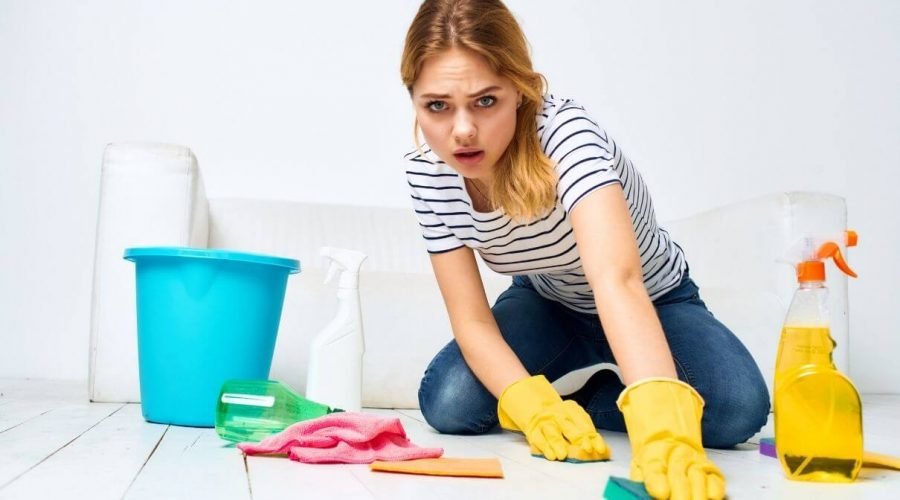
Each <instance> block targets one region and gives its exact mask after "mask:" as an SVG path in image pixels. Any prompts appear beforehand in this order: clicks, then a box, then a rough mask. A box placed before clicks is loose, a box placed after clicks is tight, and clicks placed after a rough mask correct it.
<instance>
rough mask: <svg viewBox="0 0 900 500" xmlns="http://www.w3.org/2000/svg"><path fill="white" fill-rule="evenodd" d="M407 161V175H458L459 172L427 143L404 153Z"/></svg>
mask: <svg viewBox="0 0 900 500" xmlns="http://www.w3.org/2000/svg"><path fill="white" fill-rule="evenodd" d="M403 160H404V162H405V163H406V176H407V177H410V176H416V177H431V178H435V179H437V178H442V177H456V176H457V175H458V174H457V173H456V171H455V170H453V169H452V168H450V166H449V165H447V164H446V163H445V162H444V161H443V160H441V159H440V158H438V156H437V155H436V154H434V151H432V150H431V148H429V147H428V146H427V145H426V146H423V147H422V148H417V149H414V150H412V151H410V152H409V153H406V154H405V155H403Z"/></svg>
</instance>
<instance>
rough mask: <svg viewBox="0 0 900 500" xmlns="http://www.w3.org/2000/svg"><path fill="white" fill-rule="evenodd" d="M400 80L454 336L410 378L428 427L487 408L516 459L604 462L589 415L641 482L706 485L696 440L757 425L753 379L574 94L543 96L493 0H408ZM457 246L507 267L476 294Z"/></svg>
mask: <svg viewBox="0 0 900 500" xmlns="http://www.w3.org/2000/svg"><path fill="white" fill-rule="evenodd" d="M401 74H402V75H401V76H402V79H403V83H404V84H405V85H406V87H407V88H408V89H409V92H410V96H411V98H412V102H413V106H414V108H415V115H416V129H417V130H418V129H421V133H422V135H423V136H424V139H425V144H424V145H423V144H419V138H418V132H417V133H416V143H417V148H416V151H413V152H412V153H410V154H409V155H407V157H406V158H407V177H408V181H409V185H410V188H411V192H412V199H413V204H414V208H415V211H416V214H417V216H418V219H419V223H420V225H421V227H422V232H423V235H424V238H425V240H426V243H427V248H428V251H429V253H430V254H431V261H432V265H433V268H434V272H435V276H436V278H437V281H438V284H439V286H440V289H441V293H442V295H443V298H444V301H445V304H446V307H447V311H448V314H449V317H450V323H451V325H452V329H453V335H454V340H453V341H451V342H450V343H449V344H448V345H447V346H446V347H445V348H444V349H443V350H441V351H440V352H439V353H438V354H437V355H436V356H435V358H434V360H433V361H432V362H431V364H430V365H429V367H428V369H427V370H426V372H425V375H424V377H423V379H422V382H421V387H420V390H419V402H420V405H421V409H422V413H423V415H424V416H425V418H426V420H427V421H428V423H429V424H430V425H431V426H432V427H434V428H435V429H437V430H438V431H440V432H445V433H459V434H466V433H468V434H474V433H482V432H486V431H488V430H490V429H491V428H493V427H494V426H495V425H496V424H497V423H498V422H499V424H500V426H501V427H503V428H505V429H510V430H516V431H521V432H522V433H523V434H524V435H525V438H526V440H527V441H528V443H529V444H530V446H531V451H532V453H533V454H536V455H542V456H544V457H545V458H547V459H550V460H570V461H590V460H603V459H608V458H609V456H610V453H609V450H608V448H607V447H606V445H605V443H604V442H603V440H602V438H601V437H600V435H599V434H598V433H597V430H596V429H597V428H600V429H609V430H615V431H625V430H626V429H627V431H628V436H629V439H630V442H631V445H632V452H633V460H632V478H633V479H635V480H640V481H644V482H645V485H646V487H647V488H648V491H649V492H650V493H651V494H652V495H653V496H656V497H663V498H665V497H669V496H670V495H671V496H673V497H676V498H678V497H684V498H686V497H687V496H688V495H691V496H694V497H698V496H699V497H710V498H721V497H723V496H724V492H725V482H724V479H723V477H722V475H721V472H720V471H719V469H718V468H717V467H716V466H715V465H714V464H712V462H710V461H709V460H708V458H707V457H706V455H705V452H704V450H703V445H704V444H705V445H706V446H712V447H730V446H732V445H734V444H736V443H740V442H743V441H745V440H746V439H747V438H748V437H750V436H751V435H753V434H754V433H755V432H757V431H758V430H759V429H760V428H761V427H762V425H764V424H765V422H766V418H767V415H768V410H769V398H768V394H767V391H766V386H765V382H764V381H763V378H762V375H761V374H760V372H759V368H758V367H757V366H756V364H755V362H754V361H753V359H752V358H751V356H750V354H749V353H748V352H747V350H746V348H745V347H744V346H743V345H742V344H741V343H740V341H739V340H738V339H737V338H736V337H735V336H734V334H733V333H732V332H731V331H729V330H728V328H727V327H725V326H724V325H722V324H721V323H719V322H718V321H717V320H716V319H715V318H714V317H713V316H712V314H711V313H710V312H709V311H708V310H707V309H706V306H705V305H704V303H703V301H702V300H701V299H700V297H699V295H698V289H697V286H696V285H695V284H694V283H693V281H691V279H690V277H689V275H688V265H687V262H686V260H685V257H684V254H683V252H682V251H681V249H680V248H679V247H678V245H676V244H675V242H674V241H672V239H671V238H670V237H669V235H668V234H667V233H666V232H665V231H664V230H663V229H662V228H661V227H659V225H658V224H657V222H656V217H655V214H654V211H653V206H652V203H651V200H650V197H649V194H648V192H647V188H646V186H645V184H644V182H643V181H642V180H641V177H640V175H639V174H638V172H637V171H636V170H635V169H634V167H633V166H632V164H631V162H630V161H628V159H626V157H625V156H624V154H623V152H622V150H621V149H620V148H618V147H617V146H616V144H615V143H614V142H613V141H612V139H611V138H610V137H609V136H608V135H607V134H606V132H605V131H604V130H602V129H601V128H600V127H599V126H598V125H597V123H596V122H595V121H594V119H593V118H592V117H591V116H590V115H589V114H587V113H586V112H585V110H584V109H583V108H582V107H581V106H580V105H578V104H577V103H576V102H574V101H572V100H569V99H561V98H558V97H554V96H552V95H549V94H545V81H544V79H543V77H542V76H541V75H540V74H538V73H536V72H534V70H533V69H532V66H531V60H530V56H529V54H528V49H527V42H526V40H525V37H524V35H523V33H522V31H521V29H520V27H519V26H518V24H517V23H516V21H515V19H514V18H513V16H512V15H511V13H510V12H509V11H508V10H507V9H506V7H505V6H504V5H503V4H502V3H501V2H500V1H499V0H434V1H432V0H426V1H425V2H424V3H423V4H422V5H421V7H420V9H419V11H418V14H417V15H416V17H415V19H414V20H413V22H412V25H411V26H410V28H409V32H408V34H407V38H406V43H405V47H404V52H403V56H402V64H401ZM473 250H477V251H478V252H479V254H480V255H481V257H482V259H483V260H484V261H485V263H486V264H487V265H488V266H490V267H491V268H492V269H493V270H495V271H497V272H499V273H502V274H506V275H511V276H513V283H512V286H511V287H510V288H509V289H508V290H506V291H505V292H504V293H503V294H502V295H501V296H500V297H499V298H498V299H497V301H496V303H495V304H494V306H493V308H491V307H490V306H489V305H488V302H487V299H486V296H485V292H484V287H483V285H482V282H481V279H480V275H479V273H478V268H477V265H476V262H475V257H474V253H473ZM603 362H608V363H615V364H616V365H617V366H618V369H619V371H620V372H621V380H620V378H619V377H618V376H616V375H615V374H614V373H612V372H609V371H603V372H599V373H598V374H597V375H595V376H593V377H592V378H591V379H590V380H589V381H588V383H587V384H586V385H585V386H584V387H583V388H582V389H580V390H579V391H578V392H576V393H575V394H572V395H570V399H569V400H566V401H563V400H562V398H561V397H560V395H559V394H557V392H556V391H555V390H554V389H553V387H552V386H551V385H550V382H549V381H552V380H555V379H557V378H559V377H561V376H562V375H564V374H566V373H568V372H570V371H572V370H576V369H579V368H582V367H586V366H590V365H595V364H597V363H603ZM701 395H702V396H701ZM704 399H705V401H706V403H705V404H706V406H705V412H704ZM701 419H702V431H701ZM701 443H702V444H701Z"/></svg>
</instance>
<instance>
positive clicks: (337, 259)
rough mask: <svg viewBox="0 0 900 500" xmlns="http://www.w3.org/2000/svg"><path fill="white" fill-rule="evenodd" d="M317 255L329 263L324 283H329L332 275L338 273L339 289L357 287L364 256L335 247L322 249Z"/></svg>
mask: <svg viewBox="0 0 900 500" xmlns="http://www.w3.org/2000/svg"><path fill="white" fill-rule="evenodd" d="M319 253H320V254H321V255H322V256H324V257H326V258H327V259H328V261H329V262H328V272H327V274H326V275H325V283H328V282H329V281H331V280H332V279H333V278H334V275H336V274H337V273H338V272H339V271H340V273H341V279H340V282H339V283H338V287H339V288H358V287H359V268H360V266H362V263H363V261H364V260H366V257H367V256H366V254H364V253H362V252H358V251H356V250H347V249H345V248H336V247H322V249H321V250H320V251H319Z"/></svg>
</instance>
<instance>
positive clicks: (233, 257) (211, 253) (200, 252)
mask: <svg viewBox="0 0 900 500" xmlns="http://www.w3.org/2000/svg"><path fill="white" fill-rule="evenodd" d="M141 257H187V258H193V259H209V260H229V261H238V262H249V263H253V264H265V265H270V266H277V267H285V268H287V269H288V271H289V273H290V274H296V273H299V272H300V261H299V260H297V259H289V258H286V257H277V256H274V255H266V254H261V253H254V252H241V251H236V250H227V249H224V248H194V247H172V246H152V247H132V248H126V249H125V254H124V255H123V258H124V259H125V260H129V261H131V262H137V261H138V259H140V258H141Z"/></svg>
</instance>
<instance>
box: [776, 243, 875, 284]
mask: <svg viewBox="0 0 900 500" xmlns="http://www.w3.org/2000/svg"><path fill="white" fill-rule="evenodd" d="M858 239H859V236H858V235H857V234H856V231H852V230H847V231H844V233H843V234H841V235H838V237H833V236H832V237H828V236H824V237H823V236H807V237H804V238H803V239H802V240H801V241H800V243H799V246H797V247H795V248H797V250H795V251H794V252H792V253H793V255H792V261H793V262H795V263H797V280H798V281H824V280H825V263H824V262H823V261H825V260H827V259H832V260H833V261H834V263H835V265H837V267H838V269H840V270H841V271H843V272H844V273H845V274H847V275H848V276H852V277H854V278H856V276H857V275H856V273H855V272H854V271H853V269H850V266H849V265H848V264H847V261H846V260H844V255H843V254H842V253H841V248H840V246H839V245H838V243H837V242H836V241H835V240H837V241H840V242H841V243H843V244H844V245H845V246H846V247H848V248H849V247H855V246H856V244H857V241H858Z"/></svg>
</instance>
